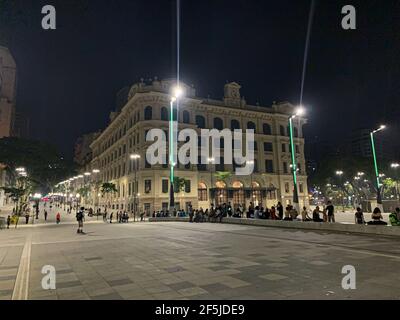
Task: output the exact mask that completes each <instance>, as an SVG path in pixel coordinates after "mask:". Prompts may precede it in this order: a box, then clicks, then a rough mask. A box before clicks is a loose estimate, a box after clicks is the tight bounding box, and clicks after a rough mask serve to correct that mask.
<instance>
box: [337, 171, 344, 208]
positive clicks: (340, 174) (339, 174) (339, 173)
mask: <svg viewBox="0 0 400 320" xmlns="http://www.w3.org/2000/svg"><path fill="white" fill-rule="evenodd" d="M335 173H336V175H337V176H339V180H340V181H339V185H340V189H342V195H341V198H342V211H343V212H344V190H343V185H342V176H343V171H342V170H337V171H336V172H335Z"/></svg>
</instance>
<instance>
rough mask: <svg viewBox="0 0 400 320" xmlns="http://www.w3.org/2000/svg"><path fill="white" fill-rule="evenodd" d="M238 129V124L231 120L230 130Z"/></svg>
mask: <svg viewBox="0 0 400 320" xmlns="http://www.w3.org/2000/svg"><path fill="white" fill-rule="evenodd" d="M235 129H240V123H239V121H237V120H231V130H235Z"/></svg>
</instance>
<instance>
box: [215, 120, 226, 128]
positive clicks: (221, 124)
mask: <svg viewBox="0 0 400 320" xmlns="http://www.w3.org/2000/svg"><path fill="white" fill-rule="evenodd" d="M223 126H224V123H223V121H222V119H221V118H214V128H215V129H218V130H222V128H223Z"/></svg>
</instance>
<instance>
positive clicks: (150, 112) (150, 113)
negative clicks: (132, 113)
mask: <svg viewBox="0 0 400 320" xmlns="http://www.w3.org/2000/svg"><path fill="white" fill-rule="evenodd" d="M152 118H153V108H152V107H150V106H147V107H146V108H145V109H144V120H151V119H152Z"/></svg>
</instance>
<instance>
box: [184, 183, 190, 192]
mask: <svg viewBox="0 0 400 320" xmlns="http://www.w3.org/2000/svg"><path fill="white" fill-rule="evenodd" d="M190 191H191V186H190V180H185V192H186V193H190Z"/></svg>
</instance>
